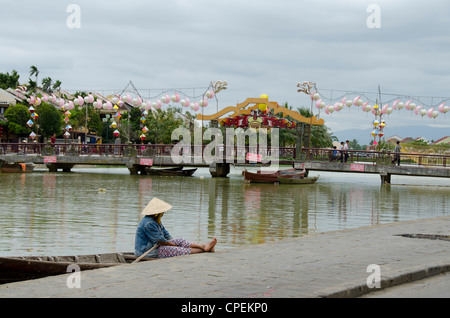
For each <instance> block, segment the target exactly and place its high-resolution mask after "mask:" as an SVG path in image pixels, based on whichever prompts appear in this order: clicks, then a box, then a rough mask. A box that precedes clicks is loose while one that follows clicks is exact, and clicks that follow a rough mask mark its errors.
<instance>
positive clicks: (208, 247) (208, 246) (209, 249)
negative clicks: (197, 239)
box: [205, 237, 217, 253]
mask: <svg viewBox="0 0 450 318" xmlns="http://www.w3.org/2000/svg"><path fill="white" fill-rule="evenodd" d="M216 244H217V238H215V237H214V238H213V239H212V241H211V242H209V243H207V244H205V252H210V253H214V247H215V246H216Z"/></svg>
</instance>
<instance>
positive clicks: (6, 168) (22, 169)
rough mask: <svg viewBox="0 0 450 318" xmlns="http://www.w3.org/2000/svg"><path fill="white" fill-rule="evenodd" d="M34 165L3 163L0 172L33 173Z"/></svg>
mask: <svg viewBox="0 0 450 318" xmlns="http://www.w3.org/2000/svg"><path fill="white" fill-rule="evenodd" d="M33 169H34V165H33V164H27V163H14V164H9V163H3V164H2V165H1V168H0V171H1V172H3V173H28V172H33Z"/></svg>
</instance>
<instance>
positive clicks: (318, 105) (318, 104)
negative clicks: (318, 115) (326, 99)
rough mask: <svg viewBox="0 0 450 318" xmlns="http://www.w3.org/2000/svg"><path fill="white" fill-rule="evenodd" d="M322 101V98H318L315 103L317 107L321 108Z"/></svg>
mask: <svg viewBox="0 0 450 318" xmlns="http://www.w3.org/2000/svg"><path fill="white" fill-rule="evenodd" d="M321 102H322V100H321V99H318V100H317V102H316V104H315V105H316V108H317V109H320V103H321Z"/></svg>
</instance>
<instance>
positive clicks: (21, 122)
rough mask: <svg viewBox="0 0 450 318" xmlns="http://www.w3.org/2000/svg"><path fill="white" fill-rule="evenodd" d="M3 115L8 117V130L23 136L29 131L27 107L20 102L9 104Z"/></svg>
mask: <svg viewBox="0 0 450 318" xmlns="http://www.w3.org/2000/svg"><path fill="white" fill-rule="evenodd" d="M5 117H6V119H8V123H7V127H8V131H9V132H11V133H13V134H16V135H19V136H23V135H26V134H28V133H29V132H30V129H29V128H28V126H27V121H28V120H29V119H30V114H29V112H28V108H27V106H25V105H22V104H16V105H13V106H9V107H8V109H7V110H6V111H5Z"/></svg>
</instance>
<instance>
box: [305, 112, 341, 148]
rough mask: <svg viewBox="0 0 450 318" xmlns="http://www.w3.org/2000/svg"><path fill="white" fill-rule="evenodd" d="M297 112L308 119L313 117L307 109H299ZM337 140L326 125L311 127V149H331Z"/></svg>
mask: <svg viewBox="0 0 450 318" xmlns="http://www.w3.org/2000/svg"><path fill="white" fill-rule="evenodd" d="M297 112H298V113H299V114H300V115H302V116H304V117H306V118H310V117H312V116H313V114H312V113H311V111H310V110H309V109H307V108H305V107H301V108H297ZM335 139H336V137H334V136H332V135H331V132H330V129H329V128H328V127H327V126H326V125H325V124H324V125H314V126H311V147H313V148H329V147H331V146H332V145H333V140H335Z"/></svg>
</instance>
